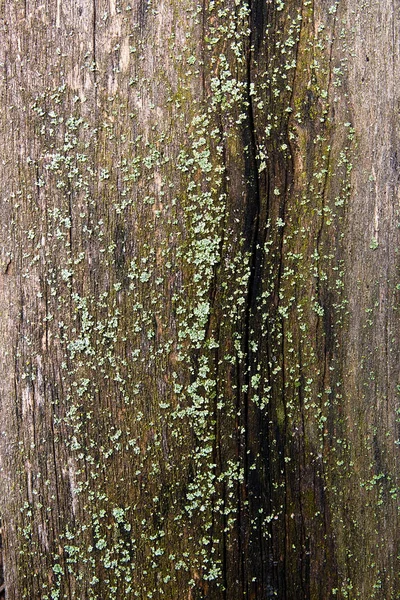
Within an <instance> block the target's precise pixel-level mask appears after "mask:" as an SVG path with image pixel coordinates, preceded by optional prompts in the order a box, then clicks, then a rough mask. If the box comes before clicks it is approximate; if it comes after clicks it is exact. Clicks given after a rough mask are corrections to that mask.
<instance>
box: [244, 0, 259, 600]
mask: <svg viewBox="0 0 400 600" xmlns="http://www.w3.org/2000/svg"><path fill="white" fill-rule="evenodd" d="M249 7H250V14H249V26H250V36H249V48H248V53H247V65H246V69H247V72H246V105H247V108H246V112H247V116H246V120H245V122H244V132H243V137H244V148H245V157H244V158H245V177H246V184H247V206H246V216H245V231H244V237H245V243H246V252H247V253H248V255H249V268H250V273H249V279H248V285H247V298H246V310H245V315H244V339H243V345H244V356H245V360H244V365H243V368H242V369H240V365H239V373H240V371H242V372H241V373H240V377H239V379H240V380H242V381H241V383H242V384H243V385H244V389H245V392H244V393H243V396H242V398H243V408H242V407H241V409H242V421H243V423H242V425H243V428H244V434H243V440H242V434H241V432H240V431H239V444H240V445H241V444H242V443H243V447H242V448H240V451H239V456H240V459H241V460H242V461H243V468H244V486H243V489H242V491H241V493H240V495H239V502H240V519H241V522H240V528H239V531H240V536H241V546H242V549H241V550H242V553H241V565H242V578H243V593H244V594H245V595H246V596H247V595H248V594H249V589H248V587H249V566H250V561H251V558H252V557H251V556H250V547H251V540H250V535H251V532H250V526H251V522H250V521H251V519H250V514H248V513H249V508H248V502H249V492H251V491H252V490H251V489H250V481H249V466H250V465H249V460H250V456H249V408H250V402H251V401H252V400H251V373H252V364H253V354H254V353H253V351H252V348H251V342H252V327H253V321H254V317H255V315H256V305H257V297H258V292H259V282H260V262H261V252H260V250H261V247H260V244H259V230H260V209H261V207H260V187H259V176H258V162H257V141H256V133H255V122H254V110H253V101H252V94H251V84H252V62H253V58H254V57H253V52H254V50H253V44H254V38H255V35H256V30H255V28H256V27H257V22H256V19H255V18H254V6H253V3H252V2H250V3H249ZM243 371H244V372H243ZM250 509H251V508H250Z"/></svg>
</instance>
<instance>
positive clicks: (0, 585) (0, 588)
mask: <svg viewBox="0 0 400 600" xmlns="http://www.w3.org/2000/svg"><path fill="white" fill-rule="evenodd" d="M5 597H6V586H5V583H4V559H3V529H2V526H1V521H0V600H2V599H3V598H5Z"/></svg>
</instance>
